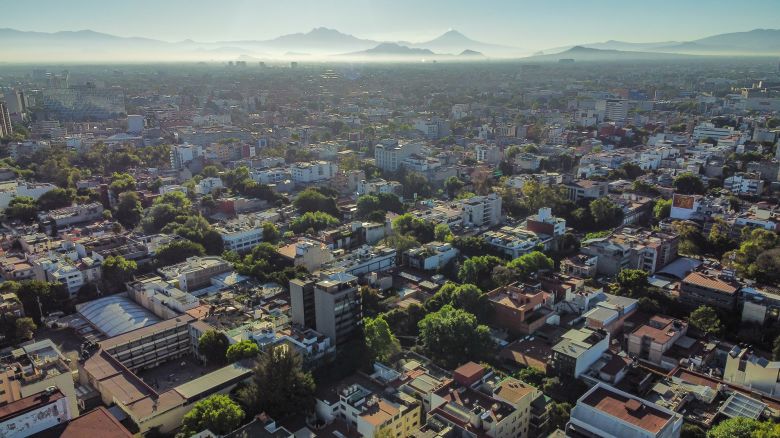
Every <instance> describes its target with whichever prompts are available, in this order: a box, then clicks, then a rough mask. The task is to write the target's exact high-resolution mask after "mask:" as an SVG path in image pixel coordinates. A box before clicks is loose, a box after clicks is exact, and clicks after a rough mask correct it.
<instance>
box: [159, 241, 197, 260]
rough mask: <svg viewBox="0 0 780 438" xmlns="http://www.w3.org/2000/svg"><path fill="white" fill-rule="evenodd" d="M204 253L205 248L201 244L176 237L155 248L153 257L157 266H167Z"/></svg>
mask: <svg viewBox="0 0 780 438" xmlns="http://www.w3.org/2000/svg"><path fill="white" fill-rule="evenodd" d="M204 254H206V250H205V249H204V248H203V245H201V244H199V243H195V242H192V241H190V240H187V239H177V240H174V241H173V242H170V243H168V244H167V245H163V246H162V247H160V249H158V250H157V255H156V256H155V259H156V260H157V265H158V266H168V265H175V264H176V263H181V262H183V261H185V260H187V259H188V258H189V257H194V256H202V255H204Z"/></svg>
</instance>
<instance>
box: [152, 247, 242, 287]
mask: <svg viewBox="0 0 780 438" xmlns="http://www.w3.org/2000/svg"><path fill="white" fill-rule="evenodd" d="M232 270H233V267H232V265H231V264H230V263H228V262H227V261H225V260H224V259H223V258H221V257H217V256H205V257H190V258H188V259H187V260H186V261H184V262H182V263H179V264H176V265H171V266H165V267H163V268H160V269H158V271H159V272H160V274H161V275H162V276H163V277H164V278H165V279H166V280H177V281H178V282H179V288H180V289H181V290H183V291H185V292H191V291H195V290H198V289H200V288H203V287H206V286H208V285H210V284H211V279H212V278H213V277H215V276H217V275H219V274H224V273H225V272H230V271H232Z"/></svg>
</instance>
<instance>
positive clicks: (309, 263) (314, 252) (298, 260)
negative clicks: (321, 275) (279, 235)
mask: <svg viewBox="0 0 780 438" xmlns="http://www.w3.org/2000/svg"><path fill="white" fill-rule="evenodd" d="M277 252H278V253H279V254H280V255H281V256H282V257H284V258H285V259H286V260H288V261H290V262H291V263H292V264H293V266H303V267H304V268H306V270H307V271H309V272H315V271H317V270H319V269H320V267H322V265H323V264H325V263H328V262H331V261H333V251H331V250H330V249H329V248H328V247H327V246H326V245H325V244H324V243H323V242H320V241H318V240H312V239H309V238H306V237H301V238H299V239H298V241H296V242H293V243H290V244H287V245H284V246H282V247H280V248H279V249H277Z"/></svg>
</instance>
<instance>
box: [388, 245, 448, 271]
mask: <svg viewBox="0 0 780 438" xmlns="http://www.w3.org/2000/svg"><path fill="white" fill-rule="evenodd" d="M457 255H458V250H457V249H456V248H455V247H453V246H452V245H451V244H449V243H442V242H430V243H426V244H425V245H423V246H420V247H417V248H412V249H408V250H406V251H404V253H403V255H402V257H403V264H404V265H406V266H409V267H410V268H413V269H420V270H423V271H432V270H436V269H441V268H443V267H444V266H445V265H446V264H447V263H449V262H450V261H451V260H453V259H454V258H455V257H457Z"/></svg>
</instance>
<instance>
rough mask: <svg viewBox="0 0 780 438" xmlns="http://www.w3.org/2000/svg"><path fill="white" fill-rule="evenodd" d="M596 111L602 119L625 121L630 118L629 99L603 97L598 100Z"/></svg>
mask: <svg viewBox="0 0 780 438" xmlns="http://www.w3.org/2000/svg"><path fill="white" fill-rule="evenodd" d="M596 112H598V113H599V116H600V118H601V120H610V121H617V122H619V121H623V120H626V119H627V118H628V101H627V100H625V99H601V100H597V101H596Z"/></svg>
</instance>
